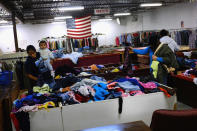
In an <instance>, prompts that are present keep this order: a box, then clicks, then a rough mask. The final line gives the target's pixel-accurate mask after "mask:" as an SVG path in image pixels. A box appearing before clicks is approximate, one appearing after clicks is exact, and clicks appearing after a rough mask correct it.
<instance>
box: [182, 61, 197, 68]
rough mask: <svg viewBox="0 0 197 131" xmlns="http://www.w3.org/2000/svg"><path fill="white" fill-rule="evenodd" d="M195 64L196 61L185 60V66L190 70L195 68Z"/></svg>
mask: <svg viewBox="0 0 197 131" xmlns="http://www.w3.org/2000/svg"><path fill="white" fill-rule="evenodd" d="M195 62H197V60H195V59H185V64H186V65H187V66H190V67H191V68H195V67H196V63H195Z"/></svg>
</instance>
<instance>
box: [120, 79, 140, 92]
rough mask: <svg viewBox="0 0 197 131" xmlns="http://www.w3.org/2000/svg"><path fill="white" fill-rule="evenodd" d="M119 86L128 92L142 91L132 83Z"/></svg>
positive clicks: (126, 82)
mask: <svg viewBox="0 0 197 131" xmlns="http://www.w3.org/2000/svg"><path fill="white" fill-rule="evenodd" d="M117 85H118V86H120V87H121V88H123V89H124V90H126V91H137V90H140V88H139V86H138V85H134V84H133V83H132V82H130V81H124V82H118V83H117Z"/></svg>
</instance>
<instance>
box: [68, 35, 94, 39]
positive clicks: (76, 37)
mask: <svg viewBox="0 0 197 131" xmlns="http://www.w3.org/2000/svg"><path fill="white" fill-rule="evenodd" d="M91 36H92V35H84V36H72V35H68V37H71V38H74V39H85V38H88V37H91Z"/></svg>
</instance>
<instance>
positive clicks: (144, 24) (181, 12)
mask: <svg viewBox="0 0 197 131" xmlns="http://www.w3.org/2000/svg"><path fill="white" fill-rule="evenodd" d="M131 21H132V17H131V16H130V17H128V18H127V32H135V31H141V30H161V29H179V28H181V21H184V27H185V28H193V27H197V2H193V3H181V4H176V5H171V6H167V7H160V8H157V9H154V10H152V11H149V12H145V13H141V14H139V15H138V21H136V22H131Z"/></svg>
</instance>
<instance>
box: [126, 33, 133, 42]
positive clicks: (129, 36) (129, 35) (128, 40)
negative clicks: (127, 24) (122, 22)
mask: <svg viewBox="0 0 197 131" xmlns="http://www.w3.org/2000/svg"><path fill="white" fill-rule="evenodd" d="M127 42H128V43H130V44H131V43H132V37H131V34H128V35H127Z"/></svg>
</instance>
